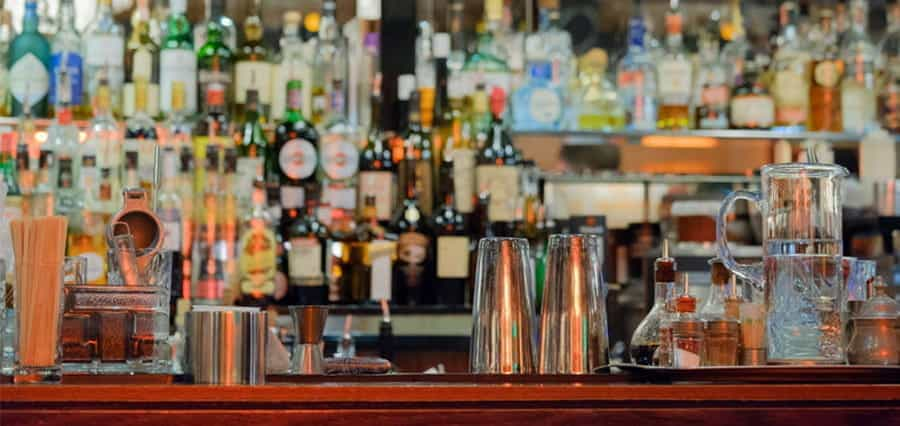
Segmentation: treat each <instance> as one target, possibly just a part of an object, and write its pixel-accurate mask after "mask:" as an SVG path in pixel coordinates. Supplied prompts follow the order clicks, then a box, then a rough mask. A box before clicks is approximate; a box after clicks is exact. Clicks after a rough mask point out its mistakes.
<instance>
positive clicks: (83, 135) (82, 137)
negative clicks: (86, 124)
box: [78, 131, 87, 143]
mask: <svg viewBox="0 0 900 426" xmlns="http://www.w3.org/2000/svg"><path fill="white" fill-rule="evenodd" d="M86 140H87V132H85V131H81V132H78V142H79V143H84V141H86Z"/></svg>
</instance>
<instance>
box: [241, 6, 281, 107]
mask: <svg viewBox="0 0 900 426" xmlns="http://www.w3.org/2000/svg"><path fill="white" fill-rule="evenodd" d="M261 2H262V0H254V1H253V9H252V12H251V13H250V16H248V17H247V19H246V20H244V44H243V46H241V49H240V51H239V52H238V59H237V63H236V64H235V66H234V116H235V117H236V119H237V120H240V119H242V118H243V116H244V115H245V114H247V112H248V111H247V107H249V105H247V104H248V102H247V98H246V96H247V93H248V91H249V90H255V91H256V93H257V96H258V99H257V105H255V107H256V108H258V109H259V111H258V113H259V114H258V115H259V117H258V118H259V119H262V120H263V121H265V118H266V117H268V116H269V111H270V108H271V106H272V64H271V63H270V62H269V51H268V49H266V47H265V46H264V45H263V25H262V18H260V16H259V14H260V8H261Z"/></svg>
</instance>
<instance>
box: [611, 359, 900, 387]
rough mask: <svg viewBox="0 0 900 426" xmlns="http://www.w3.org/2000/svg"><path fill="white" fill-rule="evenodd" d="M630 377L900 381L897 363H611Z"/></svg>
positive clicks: (707, 380)
mask: <svg viewBox="0 0 900 426" xmlns="http://www.w3.org/2000/svg"><path fill="white" fill-rule="evenodd" d="M613 367H614V368H615V369H618V370H620V371H622V372H624V373H626V374H628V375H629V376H631V377H632V378H633V379H635V380H638V381H645V382H654V383H674V382H695V383H900V366H896V365H890V366H876V365H809V366H807V365H763V366H736V367H700V368H666V367H652V366H645V365H636V364H614V366H613Z"/></svg>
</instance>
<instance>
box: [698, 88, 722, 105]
mask: <svg viewBox="0 0 900 426" xmlns="http://www.w3.org/2000/svg"><path fill="white" fill-rule="evenodd" d="M700 102H701V103H702V104H703V105H705V106H708V107H712V108H723V107H727V106H728V87H727V86H725V85H707V86H704V87H703V89H701V91H700Z"/></svg>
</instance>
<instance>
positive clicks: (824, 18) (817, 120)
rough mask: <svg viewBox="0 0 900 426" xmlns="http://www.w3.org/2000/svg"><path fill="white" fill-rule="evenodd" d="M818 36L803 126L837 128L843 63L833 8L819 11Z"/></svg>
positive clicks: (828, 129)
mask: <svg viewBox="0 0 900 426" xmlns="http://www.w3.org/2000/svg"><path fill="white" fill-rule="evenodd" d="M817 32H818V34H819V39H818V40H817V42H816V43H815V44H814V45H813V46H812V62H811V65H810V73H809V74H810V75H809V120H807V125H806V128H807V130H809V131H813V132H821V131H826V132H840V131H841V129H842V126H841V88H840V84H839V83H840V82H841V76H842V75H843V73H844V63H843V62H842V61H841V59H840V54H839V49H838V44H837V36H838V35H837V32H836V31H835V28H834V12H833V11H831V10H830V9H823V10H821V11H820V12H819V26H818V28H817Z"/></svg>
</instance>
